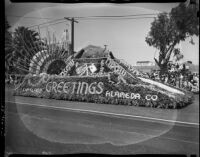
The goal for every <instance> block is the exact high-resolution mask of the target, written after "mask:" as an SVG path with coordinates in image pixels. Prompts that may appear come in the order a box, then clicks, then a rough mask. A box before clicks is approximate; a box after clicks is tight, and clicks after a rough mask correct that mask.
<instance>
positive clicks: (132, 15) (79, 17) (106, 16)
mask: <svg viewBox="0 0 200 157" xmlns="http://www.w3.org/2000/svg"><path fill="white" fill-rule="evenodd" d="M158 14H159V13H152V14H131V15H105V16H73V17H67V18H78V19H81V18H104V17H105V18H109V17H110V18H112V17H114V18H115V17H116V18H117V17H135V16H148V15H158ZM167 14H168V13H167ZM7 16H9V17H22V18H33V19H55V18H50V17H24V16H20V15H7Z"/></svg>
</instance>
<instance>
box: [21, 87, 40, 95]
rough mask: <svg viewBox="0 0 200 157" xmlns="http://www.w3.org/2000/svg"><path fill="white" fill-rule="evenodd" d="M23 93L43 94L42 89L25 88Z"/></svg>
mask: <svg viewBox="0 0 200 157" xmlns="http://www.w3.org/2000/svg"><path fill="white" fill-rule="evenodd" d="M22 91H23V92H32V93H35V94H40V93H41V92H42V88H23V89H22Z"/></svg>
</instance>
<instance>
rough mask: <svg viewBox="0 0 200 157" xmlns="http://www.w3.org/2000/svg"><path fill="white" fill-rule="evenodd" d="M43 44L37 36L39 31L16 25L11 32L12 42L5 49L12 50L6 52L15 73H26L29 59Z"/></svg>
mask: <svg viewBox="0 0 200 157" xmlns="http://www.w3.org/2000/svg"><path fill="white" fill-rule="evenodd" d="M42 46H44V43H43V41H41V40H40V38H39V33H38V32H36V31H34V30H30V29H29V28H26V27H23V26H21V27H18V28H16V29H15V31H14V33H13V38H12V42H11V43H9V45H7V47H6V48H7V49H11V50H12V51H11V52H10V53H9V54H7V60H8V58H9V61H10V64H11V65H12V66H13V67H14V69H15V73H18V74H27V73H28V69H29V64H30V60H31V59H32V57H33V56H34V55H35V54H36V53H37V52H38V51H40V50H41V47H42Z"/></svg>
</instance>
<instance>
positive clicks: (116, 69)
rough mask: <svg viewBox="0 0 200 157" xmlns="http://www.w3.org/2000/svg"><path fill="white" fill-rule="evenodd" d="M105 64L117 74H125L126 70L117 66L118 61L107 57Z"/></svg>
mask: <svg viewBox="0 0 200 157" xmlns="http://www.w3.org/2000/svg"><path fill="white" fill-rule="evenodd" d="M105 63H106V64H107V66H108V67H109V68H110V69H111V70H113V71H114V72H115V73H117V74H119V75H122V76H125V75H126V71H125V70H124V69H123V68H122V67H121V66H119V64H118V63H116V62H115V61H114V60H112V59H107V60H106V62H105Z"/></svg>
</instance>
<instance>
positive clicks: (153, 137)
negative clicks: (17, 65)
mask: <svg viewBox="0 0 200 157" xmlns="http://www.w3.org/2000/svg"><path fill="white" fill-rule="evenodd" d="M195 101H196V102H195V103H198V97H196V100H195ZM38 104H39V105H38ZM42 104H43V106H42ZM52 104H53V105H52ZM62 104H63V102H61V101H57V100H47V99H38V98H28V97H26V98H25V97H13V96H11V93H9V92H6V149H7V151H8V152H16V153H39V154H41V153H53V154H54V153H59V154H60V153H61V154H63V153H109V154H149V153H170V154H171V153H180V154H183V153H184V154H199V149H198V148H199V125H197V124H198V119H195V117H196V116H198V111H196V112H195V113H194V114H193V113H192V111H193V109H192V108H194V109H196V108H197V105H193V104H192V105H193V106H192V105H191V106H188V107H187V108H184V109H183V110H178V111H177V112H174V111H173V110H171V111H172V112H171V113H172V114H171V115H170V112H169V111H168V110H166V113H168V115H169V116H168V119H167V114H165V115H164V114H163V116H162V117H161V115H162V114H161V113H162V112H163V110H160V112H159V110H154V111H155V112H154V114H156V113H157V115H158V116H157V118H155V117H156V116H155V117H154V118H155V119H151V117H152V116H151V115H152V114H153V111H152V110H150V109H147V108H137V110H136V111H137V112H138V114H137V115H140V116H141V115H142V113H144V112H145V110H146V115H144V116H145V117H146V116H149V117H150V118H149V119H148V118H141V117H134V116H133V117H126V116H117V115H108V114H102V113H92V112H81V110H69V109H63V108H61V107H64V106H63V105H62ZM65 104H66V106H68V107H69V106H70V105H71V106H70V107H71V108H72V107H73V105H74V106H75V107H76V109H77V107H79V109H83V108H80V105H81V104H82V107H85V108H86V109H87V110H89V107H90V109H91V106H92V105H91V106H89V107H88V106H86V105H85V104H84V103H78V105H77V103H76V102H67V101H65ZM96 105H99V107H98V108H97V111H99V110H100V109H101V111H103V108H104V105H102V104H96ZM101 105H102V108H101ZM53 106H54V107H53ZM56 106H57V107H56ZM58 106H59V107H60V108H58ZM114 107H115V108H116V106H114V105H109V106H107V108H108V110H109V108H114ZM117 107H119V106H117ZM123 107H125V106H123ZM129 107H131V106H129ZM118 109H122V108H118ZM124 110H125V109H124ZM113 111H117V109H115V110H114V109H113ZM133 111H135V110H133ZM173 112H174V113H173ZM181 112H182V113H181ZM121 113H123V114H124V113H125V111H123V110H122V112H121ZM163 113H164V112H163ZM175 113H176V114H175ZM129 115H130V113H129ZM132 115H134V114H132ZM184 115H189V117H187V118H182V117H185V116H184ZM191 115H193V117H192V116H191ZM170 117H171V119H170ZM172 117H173V118H172ZM191 117H192V118H191ZM163 118H165V119H166V121H163V120H159V119H163ZM176 120H177V121H180V123H176V122H174V121H176ZM184 122H185V123H184Z"/></svg>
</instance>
